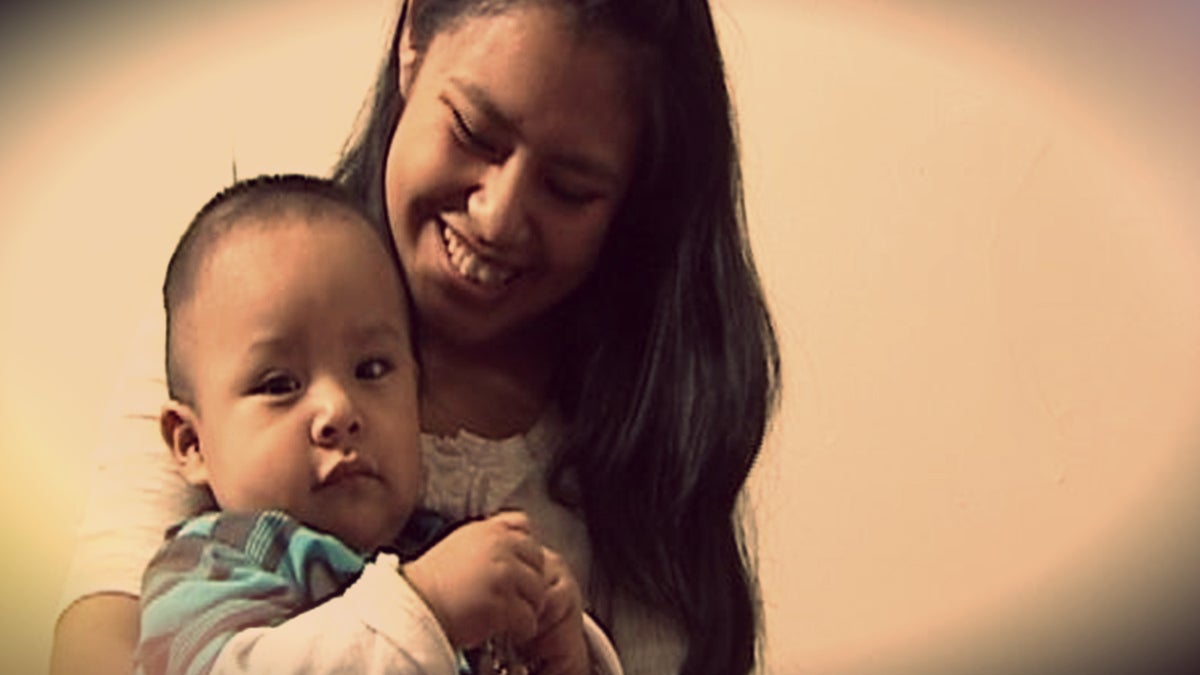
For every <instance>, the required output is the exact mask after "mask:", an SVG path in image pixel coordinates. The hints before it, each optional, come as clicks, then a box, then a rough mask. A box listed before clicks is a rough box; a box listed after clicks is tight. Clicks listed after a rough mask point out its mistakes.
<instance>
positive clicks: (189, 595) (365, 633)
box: [137, 176, 619, 674]
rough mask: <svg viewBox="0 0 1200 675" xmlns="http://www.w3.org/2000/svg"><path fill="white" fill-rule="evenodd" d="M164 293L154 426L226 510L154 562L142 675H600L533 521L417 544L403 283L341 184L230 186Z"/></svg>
mask: <svg viewBox="0 0 1200 675" xmlns="http://www.w3.org/2000/svg"><path fill="white" fill-rule="evenodd" d="M163 295H164V303H165V306H166V310H167V381H168V388H169V392H170V398H171V400H170V402H168V403H167V404H166V405H165V406H164V407H163V410H162V414H161V418H160V425H161V430H162V436H163V438H164V440H165V441H166V442H167V445H168V446H169V447H170V450H171V453H172V455H173V457H174V459H175V462H176V465H177V468H178V470H179V472H180V474H181V475H182V476H183V478H184V479H185V480H186V481H187V482H188V483H190V484H192V485H196V486H204V487H206V488H208V489H209V490H210V491H211V493H212V496H213V498H214V499H215V501H216V503H217V505H218V506H219V508H220V511H219V512H214V513H207V514H204V515H201V516H199V517H197V518H194V519H192V520H189V521H187V522H185V523H183V524H182V525H180V526H178V527H176V528H173V530H172V531H171V532H170V533H169V536H168V541H167V542H166V543H165V544H164V546H163V548H162V549H160V551H159V552H158V553H157V554H156V556H155V557H154V559H153V560H152V561H151V563H150V565H149V567H148V568H147V571H146V574H145V577H144V580H143V587H142V624H141V638H140V639H141V641H140V644H139V647H138V651H137V660H138V666H139V668H140V669H141V671H142V672H153V673H167V672H169V673H176V672H178V673H184V672H186V673H204V672H265V671H270V672H289V671H292V672H296V671H301V670H303V671H304V672H334V671H336V672H364V673H367V672H370V673H374V672H394V673H439V674H440V673H446V674H453V673H458V672H462V669H464V668H469V667H474V668H475V669H476V672H514V673H515V672H522V670H521V669H523V668H524V667H525V666H522V665H519V664H518V663H517V661H524V660H526V659H528V660H529V662H530V663H534V664H536V665H537V666H539V667H541V668H544V669H545V671H546V672H555V673H588V672H591V671H590V668H591V665H590V657H589V648H588V640H591V641H592V642H593V644H596V640H597V639H599V640H604V638H603V636H602V633H600V632H599V631H596V630H590V627H591V625H592V624H591V622H590V619H585V618H584V617H583V614H582V610H581V607H582V599H581V594H580V592H579V589H578V586H577V584H576V583H575V581H574V578H573V577H572V576H571V574H570V572H569V570H568V569H567V567H566V565H565V564H563V563H562V561H561V559H559V558H558V557H557V556H556V555H554V554H553V553H551V552H549V551H548V550H545V549H543V548H542V547H541V545H540V544H539V543H538V542H537V541H536V540H535V539H534V538H533V537H532V535H531V534H530V528H529V524H528V522H527V520H526V519H525V516H524V515H523V514H520V513H517V512H506V513H501V514H499V515H496V516H493V517H492V518H489V519H485V520H480V521H475V522H472V523H469V524H467V525H464V526H462V527H459V528H457V529H455V530H454V531H452V532H451V533H450V534H448V535H445V536H444V538H442V539H441V540H440V541H437V542H436V543H434V544H433V545H432V546H431V547H428V548H427V550H424V551H423V552H422V549H423V548H425V547H427V546H428V544H429V541H428V540H429V539H432V538H433V537H432V536H431V535H434V534H437V533H436V532H435V531H434V530H436V529H437V528H436V527H431V526H430V523H431V521H430V519H429V518H426V517H414V512H415V507H416V505H417V503H418V500H419V497H420V494H421V486H422V484H423V476H422V463H421V453H420V441H419V428H420V427H419V419H418V397H417V391H418V381H419V365H418V363H417V361H416V359H415V357H414V350H413V336H412V333H411V330H410V325H409V302H408V297H407V292H406V288H405V286H404V283H403V280H402V278H401V276H400V274H399V272H398V271H397V266H396V265H395V263H394V261H393V259H392V257H391V256H390V248H389V247H388V243H387V242H385V241H384V239H383V237H381V236H380V234H379V232H378V230H376V229H375V228H373V227H372V226H371V224H370V221H369V220H368V218H367V216H366V215H365V214H364V213H363V212H362V211H361V210H360V208H359V207H358V206H357V205H355V204H354V202H352V201H350V200H349V199H347V198H346V197H344V196H343V195H342V194H341V192H340V191H339V190H338V188H337V187H336V186H335V185H333V184H331V183H329V182H327V181H324V180H321V179H316V178H310V177H305V176H272V177H260V178H255V179H251V180H248V181H243V182H241V183H237V184H235V185H234V186H232V187H230V188H228V189H226V190H224V191H223V192H221V193H220V194H218V195H217V196H216V197H214V198H213V199H212V200H210V201H209V203H208V204H206V205H205V206H204V208H202V209H201V211H200V212H199V213H198V214H197V216H196V217H195V218H194V219H193V221H192V223H191V224H190V225H189V227H188V229H187V231H186V232H185V233H184V235H183V237H182V238H181V240H180V242H179V244H178V246H177V247H176V250H175V252H174V254H173V255H172V257H171V261H170V264H169V266H168V270H167V278H166V282H165V283H164V286H163ZM416 513H417V514H418V515H420V514H421V513H422V512H419V511H417V512H416ZM426 515H428V514H426ZM434 524H435V525H436V523H434ZM406 526H407V529H405V528H406ZM402 530H403V531H404V532H405V534H404V536H402V537H400V538H399V539H397V534H398V533H401V531H402ZM418 553H419V555H417V554H418ZM414 556H415V557H414ZM371 557H373V559H372V560H371V561H370V562H367V559H368V558H371ZM585 622H587V623H588V624H589V630H588V631H587V638H585V629H584V623H585ZM492 638H497V639H496V640H493V639H492ZM508 644H513V645H522V649H521V650H520V651H521V652H522V654H521V655H520V656H519V657H518V656H517V652H516V651H515V650H512V649H511V648H507V647H505V648H501V647H500V646H497V645H501V646H503V645H508ZM481 646H485V647H486V649H475V648H477V647H481ZM607 648H609V646H608V645H607V644H605V645H602V650H601V651H605V649H607ZM464 650H469V653H470V655H471V657H472V658H471V659H466V658H464ZM483 652H486V653H483ZM468 661H472V662H474V666H469V665H468ZM616 668H617V670H619V666H617V667H616ZM506 669H507V670H506ZM610 669H611V666H607V667H606V668H605V670H606V672H612V671H611V670H610Z"/></svg>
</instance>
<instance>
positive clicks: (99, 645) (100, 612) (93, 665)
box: [50, 593, 139, 675]
mask: <svg viewBox="0 0 1200 675" xmlns="http://www.w3.org/2000/svg"><path fill="white" fill-rule="evenodd" d="M138 611H139V608H138V600H137V598H136V597H133V596H131V595H127V594H125V593H96V594H94V595H89V596H87V597H85V598H80V599H79V600H77V601H76V602H74V603H72V604H71V606H70V607H68V608H67V609H66V611H64V612H63V613H62V615H61V616H60V617H59V619H58V625H57V626H55V628H54V646H53V648H52V650H51V653H50V675H74V674H75V673H94V674H95V675H130V674H131V673H133V650H134V647H135V646H136V645H137V639H138Z"/></svg>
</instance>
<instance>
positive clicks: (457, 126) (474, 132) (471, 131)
mask: <svg viewBox="0 0 1200 675" xmlns="http://www.w3.org/2000/svg"><path fill="white" fill-rule="evenodd" d="M446 106H447V107H448V108H450V114H451V116H452V117H453V118H454V137H455V138H457V139H458V142H459V143H461V144H462V145H463V146H464V147H466V148H467V149H468V150H470V151H471V152H474V153H476V154H478V155H480V156H482V157H484V158H485V159H487V160H488V161H493V162H494V161H499V160H501V159H503V157H504V154H505V153H504V149H503V148H502V147H500V145H499V144H497V143H494V142H492V141H490V140H488V139H487V138H486V137H485V136H484V135H483V134H482V133H481V132H480V131H479V130H478V129H477V128H476V127H475V126H474V125H472V124H471V122H470V120H468V119H467V116H466V115H465V114H463V112H462V111H461V110H459V109H458V108H456V107H454V106H453V105H451V104H450V103H448V102H447V104H446Z"/></svg>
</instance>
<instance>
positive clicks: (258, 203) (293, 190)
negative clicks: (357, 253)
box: [162, 174, 395, 405]
mask: <svg viewBox="0 0 1200 675" xmlns="http://www.w3.org/2000/svg"><path fill="white" fill-rule="evenodd" d="M286 215H296V216H300V217H303V218H305V219H311V218H321V217H340V218H342V219H344V220H351V221H356V222H362V223H363V225H364V226H366V227H367V228H368V229H370V230H371V232H372V233H374V234H378V233H379V228H377V227H374V226H372V225H371V222H370V217H369V216H368V215H367V212H366V210H365V209H363V208H362V207H361V206H360V202H359V201H357V200H355V199H353V198H352V197H350V196H349V195H348V194H347V193H346V191H345V190H344V189H343V188H341V187H340V186H338V185H337V184H336V183H334V182H333V181H330V180H327V179H324V178H317V177H314V176H308V175H303V174H271V175H261V176H256V177H254V178H247V179H244V180H241V181H237V182H235V183H234V184H232V185H230V186H228V187H226V188H224V189H222V190H221V191H220V192H218V193H217V194H216V195H214V196H213V197H212V198H211V199H209V200H208V202H207V203H205V204H204V206H202V207H201V208H200V210H199V211H198V212H197V213H196V215H195V216H194V217H193V218H192V221H191V222H190V223H189V224H188V226H187V229H186V230H184V232H183V235H182V236H181V237H180V238H179V242H178V243H177V244H176V245H175V250H174V252H172V253H171V260H170V262H168V263H167V274H166V278H165V279H164V281H163V288H162V294H163V309H164V310H166V319H167V321H166V323H167V334H166V370H167V391H168V393H169V394H170V396H171V398H172V399H174V400H176V401H179V402H181V403H186V404H188V405H193V404H194V403H195V401H194V400H193V399H194V394H195V392H194V391H193V390H192V382H191V378H190V377H189V375H188V371H187V368H185V367H184V364H183V362H182V359H181V358H180V354H179V349H178V345H176V344H175V343H176V339H175V333H176V332H177V325H176V323H177V315H178V313H179V310H180V308H181V307H183V306H184V304H186V303H187V302H188V301H189V300H190V299H191V298H192V295H193V294H194V293H195V290H196V282H197V276H198V274H197V273H198V271H199V270H200V268H201V266H202V265H203V263H204V261H205V260H206V259H207V258H208V257H209V255H211V254H212V252H213V250H214V248H215V246H216V244H217V243H219V242H220V241H221V240H223V239H224V238H225V237H226V235H228V234H229V233H230V232H232V231H234V230H237V229H241V228H243V227H247V226H256V227H264V226H269V225H271V224H273V223H280V222H282V221H281V216H286ZM385 248H386V250H387V251H388V252H389V255H391V251H392V250H393V249H392V245H391V241H390V240H388V241H387V242H386V243H385ZM392 258H393V262H394V261H395V259H394V255H393V256H392Z"/></svg>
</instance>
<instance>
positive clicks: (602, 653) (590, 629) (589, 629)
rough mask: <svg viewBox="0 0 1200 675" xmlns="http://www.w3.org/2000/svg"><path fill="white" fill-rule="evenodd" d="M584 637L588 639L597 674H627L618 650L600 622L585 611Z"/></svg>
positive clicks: (594, 670) (593, 667)
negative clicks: (618, 656) (618, 655)
mask: <svg viewBox="0 0 1200 675" xmlns="http://www.w3.org/2000/svg"><path fill="white" fill-rule="evenodd" d="M583 637H584V638H585V639H587V644H588V651H589V652H590V653H591V656H592V672H594V673H596V675H625V671H624V669H622V668H621V660H620V659H618V658H617V650H616V648H615V647H613V644H612V642H611V641H610V640H609V639H608V635H607V634H606V633H605V632H604V629H603V628H601V627H600V624H598V623H596V620H595V619H593V618H592V617H591V615H589V614H588V613H587V612H584V613H583Z"/></svg>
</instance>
